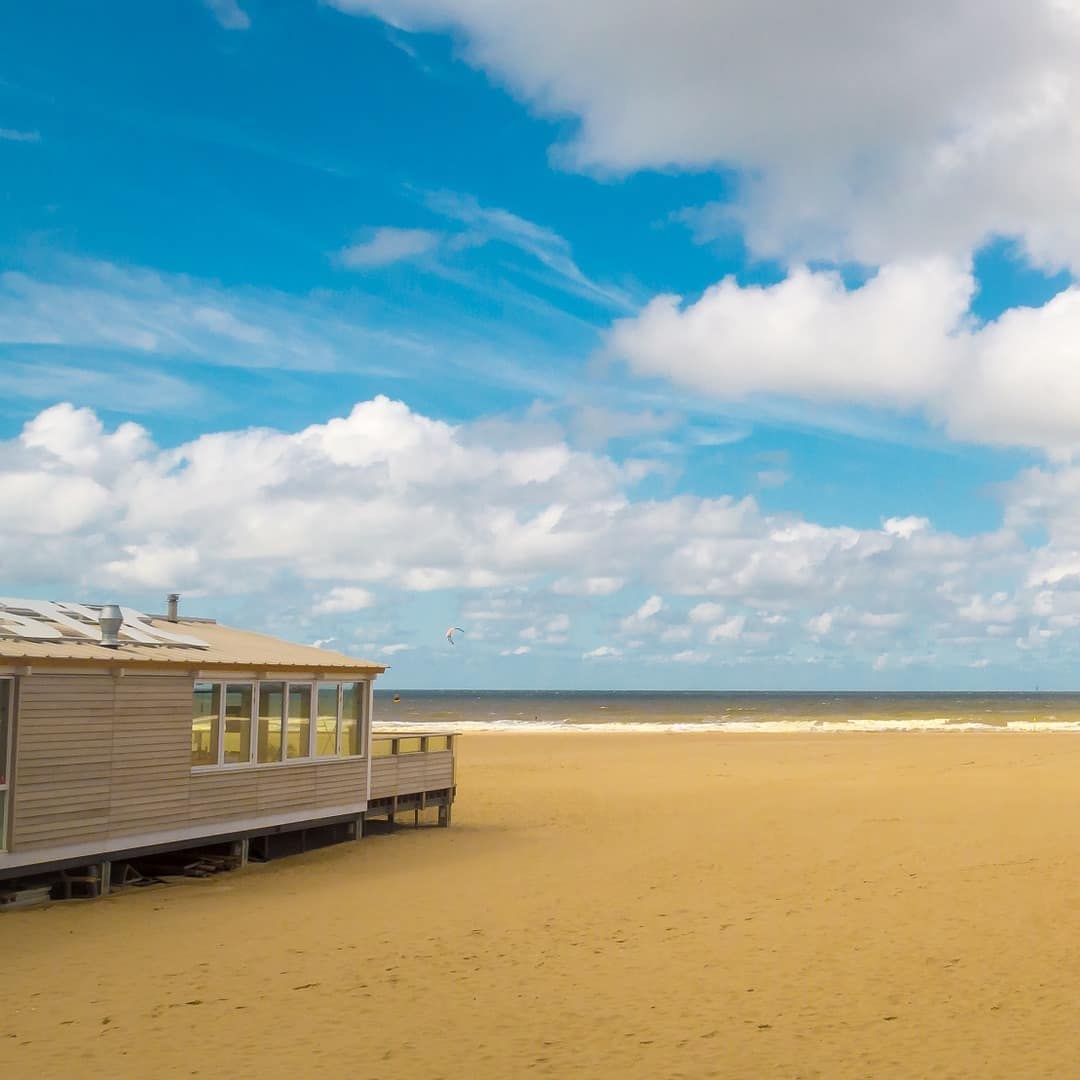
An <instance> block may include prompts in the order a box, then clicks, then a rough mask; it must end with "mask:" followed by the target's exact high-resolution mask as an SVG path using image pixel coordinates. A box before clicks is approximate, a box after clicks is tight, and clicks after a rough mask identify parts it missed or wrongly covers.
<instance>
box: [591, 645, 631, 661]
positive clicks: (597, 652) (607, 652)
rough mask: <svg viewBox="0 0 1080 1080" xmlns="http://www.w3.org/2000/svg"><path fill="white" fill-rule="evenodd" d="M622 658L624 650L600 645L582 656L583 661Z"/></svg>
mask: <svg viewBox="0 0 1080 1080" xmlns="http://www.w3.org/2000/svg"><path fill="white" fill-rule="evenodd" d="M620 656H622V650H621V649H616V648H615V647H614V646H612V645H600V646H598V647H597V648H595V649H590V650H589V651H588V652H587V653H583V654H582V659H583V660H614V659H617V658H618V657H620Z"/></svg>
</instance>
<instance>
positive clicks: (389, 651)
mask: <svg viewBox="0 0 1080 1080" xmlns="http://www.w3.org/2000/svg"><path fill="white" fill-rule="evenodd" d="M411 648H412V646H411V645H407V644H405V642H403V641H399V642H396V643H395V644H393V645H383V646H382V648H380V649H379V652H380V653H381V654H382V655H383V656H395V655H396V654H397V653H400V652H408V651H409V650H410V649H411Z"/></svg>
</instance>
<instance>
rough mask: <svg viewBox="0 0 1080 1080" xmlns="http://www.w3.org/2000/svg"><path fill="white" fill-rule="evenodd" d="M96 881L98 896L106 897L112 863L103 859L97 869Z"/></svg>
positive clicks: (110, 879)
mask: <svg viewBox="0 0 1080 1080" xmlns="http://www.w3.org/2000/svg"><path fill="white" fill-rule="evenodd" d="M98 881H99V884H98V896H108V895H109V887H110V886H111V885H112V863H111V862H110V861H109V860H108V859H103V860H102V862H101V865H100V866H99V867H98Z"/></svg>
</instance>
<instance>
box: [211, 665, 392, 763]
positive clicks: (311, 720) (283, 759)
mask: <svg viewBox="0 0 1080 1080" xmlns="http://www.w3.org/2000/svg"><path fill="white" fill-rule="evenodd" d="M264 683H281V684H282V685H283V687H284V693H283V695H282V710H283V711H282V718H281V719H282V730H281V756H280V757H279V758H278V759H277V760H275V761H259V759H258V758H259V692H260V690H261V688H262V686H263V684H264ZM347 683H351V684H353V685H355V686H356V687H357V691H356V693H357V697H358V699H359V702H360V715H359V717H358V719H357V723H358V724H359V725H360V753H359V754H344V753H342V749H343V747H342V706H343V704H344V689H345V685H346V684H347ZM200 684H203V685H215V686H219V687H221V692H220V694H219V695H218V748H217V751H218V753H217V757H218V759H217V761H216V762H215V763H213V764H209V765H192V766H191V771H192V772H193V773H204V772H219V771H226V772H228V771H232V770H235V769H250V768H256V769H276V768H278V767H279V766H291V765H314V764H319V763H328V762H331V761H361V760H363V759H364V758H366V757H367V756H368V741H369V731H368V728H369V726H370V725H369V722H368V721H369V717H370V716H371V701H372V681H371V680H370V679H325V678H324V679H292V680H290V679H289V678H288V677H287V676H281V677H279V678H273V679H226V678H197V679H195V680H194V682H193V684H192V690H193V692H194V687H195V686H196V685H200ZM320 684H323V685H326V684H331V685H334V686H336V687H337V734H336V738H335V740H334V756H333V757H316V756H315V747H316V724H317V723H318V715H319V686H320ZM230 686H249V687H251V716H250V723H251V753H250V756H249V758H248V760H247V761H230V762H228V763H226V761H225V703H226V699H227V691H228V687H230ZM293 686H305V687H307V688H308V689H309V690H310V692H311V693H310V701H311V709H310V715H309V717H308V746H307V755H306V756H305V757H295V758H291V757H289V756H288V745H289V738H288V735H289V694H290V691H291V688H292V687H293Z"/></svg>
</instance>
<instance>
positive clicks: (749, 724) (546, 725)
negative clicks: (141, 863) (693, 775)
mask: <svg viewBox="0 0 1080 1080" xmlns="http://www.w3.org/2000/svg"><path fill="white" fill-rule="evenodd" d="M373 730H374V733H375V734H376V735H378V734H387V733H389V732H407V731H424V732H431V733H432V734H445V733H452V732H461V733H468V732H503V733H518V734H527V733H529V732H533V733H537V732H583V733H586V732H603V733H607V734H618V733H633V734H654V735H666V734H690V733H693V732H718V733H723V734H729V735H803V734H835V733H840V732H867V733H871V732H888V731H892V732H909V733H919V732H927V733H931V732H937V733H948V732H984V733H987V732H1047V733H1050V732H1058V733H1062V732H1075V733H1080V720H1057V719H1052V718H1048V719H1046V720H1039V719H1033V720H1006V721H1000V720H999V721H997V722H994V721H991V720H967V719H965V720H960V719H953V718H951V717H947V716H940V717H932V718H926V717H908V718H903V717H901V718H897V719H888V720H885V719H880V718H871V717H867V718H864V719H860V718H857V717H853V718H850V719H815V720H809V719H806V720H702V721H669V722H663V721H610V722H605V721H590V720H575V719H572V718H569V717H567V718H566V719H564V720H559V721H552V720H498V719H488V720H458V721H451V720H439V721H428V720H416V721H404V720H397V721H395V722H394V723H392V724H391V723H389V722H382V723H380V722H379V721H376V722H375V723H374V725H373Z"/></svg>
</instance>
